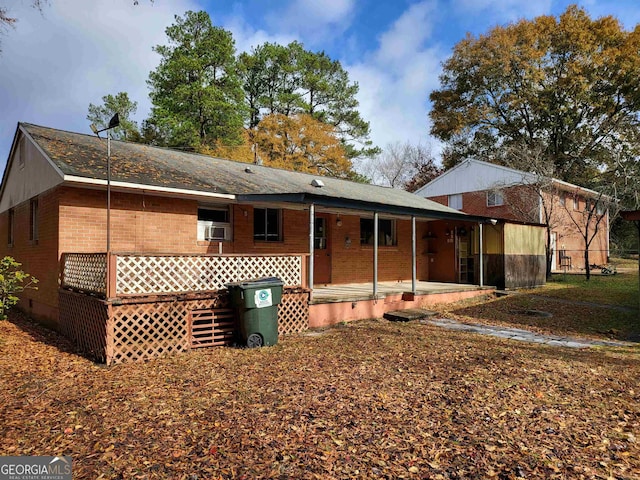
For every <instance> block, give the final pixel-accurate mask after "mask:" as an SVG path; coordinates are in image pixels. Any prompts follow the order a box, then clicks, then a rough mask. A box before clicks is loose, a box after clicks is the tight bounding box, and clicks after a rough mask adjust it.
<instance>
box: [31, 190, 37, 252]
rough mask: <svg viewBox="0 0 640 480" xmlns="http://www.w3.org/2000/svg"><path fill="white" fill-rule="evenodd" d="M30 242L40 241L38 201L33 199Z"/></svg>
mask: <svg viewBox="0 0 640 480" xmlns="http://www.w3.org/2000/svg"><path fill="white" fill-rule="evenodd" d="M29 240H31V241H32V242H37V241H38V199H37V198H32V199H31V202H29Z"/></svg>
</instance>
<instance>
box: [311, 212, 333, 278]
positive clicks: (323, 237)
mask: <svg viewBox="0 0 640 480" xmlns="http://www.w3.org/2000/svg"><path fill="white" fill-rule="evenodd" d="M313 281H314V283H322V284H327V283H331V237H330V235H329V215H327V214H326V213H319V214H317V215H316V223H315V234H314V239H313Z"/></svg>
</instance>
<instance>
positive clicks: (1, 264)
mask: <svg viewBox="0 0 640 480" xmlns="http://www.w3.org/2000/svg"><path fill="white" fill-rule="evenodd" d="M21 266H22V264H21V263H18V262H16V261H15V260H14V259H13V257H4V258H3V259H2V260H1V261H0V320H5V319H6V318H7V311H8V310H9V309H10V308H11V307H13V306H14V305H15V304H16V303H18V297H17V296H16V294H18V293H21V292H23V291H24V290H25V289H27V288H30V289H33V290H37V289H38V287H36V286H35V285H36V283H38V279H37V278H35V277H33V276H32V275H29V274H28V273H25V272H23V271H22V270H20V267H21Z"/></svg>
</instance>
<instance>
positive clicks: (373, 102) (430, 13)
mask: <svg viewBox="0 0 640 480" xmlns="http://www.w3.org/2000/svg"><path fill="white" fill-rule="evenodd" d="M435 7H436V3H435V2H434V1H432V0H428V1H423V2H420V3H416V4H414V5H412V6H411V7H409V8H408V9H407V10H406V11H405V12H404V13H403V14H402V15H401V16H400V17H399V18H398V19H397V20H396V21H395V22H394V23H393V25H391V27H390V28H389V29H388V30H387V31H386V32H384V33H383V34H381V35H380V37H379V44H378V48H377V50H375V51H374V52H372V53H371V54H370V55H368V56H367V57H366V58H365V59H364V60H363V61H362V62H361V63H357V64H354V65H347V68H348V70H349V74H350V77H351V78H352V79H353V80H355V81H357V82H358V84H359V86H360V92H359V95H358V100H359V101H360V112H361V113H362V116H363V118H365V119H367V120H368V121H369V122H370V124H371V138H372V140H373V142H374V143H375V144H376V145H378V146H379V147H382V148H384V147H385V146H386V145H387V144H390V143H395V142H398V141H400V142H404V141H410V142H412V143H414V144H417V143H422V144H426V143H431V144H434V145H435V142H434V141H433V139H431V138H430V137H429V135H428V132H429V119H428V116H427V112H428V101H429V99H428V97H429V93H430V92H431V90H433V89H434V88H436V87H437V86H438V74H439V72H440V68H441V67H440V63H441V62H442V60H443V59H444V58H445V56H446V51H445V49H444V48H441V47H440V46H439V45H438V44H435V43H433V42H431V31H432V26H433V24H434V21H435V16H436V15H437V9H436V8H435ZM435 147H436V150H437V149H438V146H437V145H435Z"/></svg>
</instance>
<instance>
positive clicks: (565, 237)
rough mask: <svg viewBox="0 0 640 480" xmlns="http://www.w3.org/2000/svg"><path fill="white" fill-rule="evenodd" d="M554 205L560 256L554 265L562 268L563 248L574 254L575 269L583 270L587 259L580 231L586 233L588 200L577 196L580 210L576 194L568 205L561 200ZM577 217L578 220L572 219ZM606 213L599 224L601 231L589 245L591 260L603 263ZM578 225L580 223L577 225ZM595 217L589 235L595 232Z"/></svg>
mask: <svg viewBox="0 0 640 480" xmlns="http://www.w3.org/2000/svg"><path fill="white" fill-rule="evenodd" d="M554 200H556V202H558V203H557V204H556V205H554V210H553V216H552V222H551V223H552V226H553V228H552V231H554V232H556V234H557V249H558V255H557V259H556V265H555V266H553V267H552V268H554V269H556V268H558V269H559V268H560V250H565V251H566V255H568V256H570V257H571V265H572V270H580V269H583V268H584V267H585V262H584V245H585V241H584V237H583V235H582V234H581V232H585V226H586V223H587V217H586V216H585V208H586V199H585V198H584V197H582V196H579V197H578V205H577V207H578V208H577V209H574V204H573V197H572V196H568V197H567V198H566V201H565V205H564V206H562V205H560V203H559V201H558V200H557V198H556V199H554ZM572 218H573V219H574V220H575V222H574V221H573V220H572ZM608 220H609V219H608V217H607V214H606V213H605V215H604V216H603V217H602V218H601V220H600V222H599V223H598V232H597V233H596V235H595V237H594V238H593V240H592V241H591V244H590V245H589V263H590V264H596V265H603V264H605V263H607V260H608V258H607V254H608V252H607V250H608V245H607V224H608ZM576 224H577V225H576ZM595 224H596V218H595V217H594V218H592V219H591V220H590V223H589V230H588V232H589V233H588V236H589V238H590V237H591V236H592V235H593V234H594V228H595Z"/></svg>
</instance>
